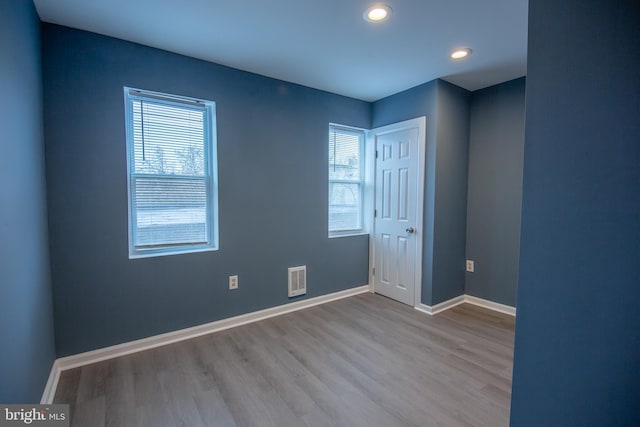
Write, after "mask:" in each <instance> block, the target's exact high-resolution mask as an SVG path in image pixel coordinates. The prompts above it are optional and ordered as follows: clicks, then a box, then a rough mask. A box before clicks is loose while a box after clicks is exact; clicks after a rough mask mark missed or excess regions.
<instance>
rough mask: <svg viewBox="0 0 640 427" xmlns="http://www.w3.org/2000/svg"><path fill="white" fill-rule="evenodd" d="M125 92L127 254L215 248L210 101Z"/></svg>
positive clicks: (212, 134)
mask: <svg viewBox="0 0 640 427" xmlns="http://www.w3.org/2000/svg"><path fill="white" fill-rule="evenodd" d="M125 95H126V109H127V111H126V113H127V114H126V116H127V148H128V170H129V215H130V218H129V221H130V226H129V228H130V230H129V235H130V236H129V246H130V250H129V252H130V256H132V257H136V256H148V255H158V254H166V253H177V252H184V251H193V250H203V249H212V248H215V246H216V244H215V243H216V236H215V234H214V232H215V230H216V227H215V224H214V221H215V215H214V214H215V212H214V208H215V202H214V198H215V188H214V184H215V180H214V179H213V177H214V172H215V162H214V160H215V144H214V137H215V133H214V129H215V128H214V125H215V123H214V115H213V114H214V104H213V103H212V102H204V101H197V100H192V99H186V98H181V97H174V96H171V95H163V94H157V93H153V92H145V91H140V90H136V89H128V88H126V89H125Z"/></svg>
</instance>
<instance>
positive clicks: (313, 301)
mask: <svg viewBox="0 0 640 427" xmlns="http://www.w3.org/2000/svg"><path fill="white" fill-rule="evenodd" d="M371 289H372V288H371V286H370V285H364V286H359V287H357V288H352V289H346V290H344V291H340V292H334V293H332V294H328V295H321V296H319V297H314V298H309V299H305V300H301V301H296V302H292V303H288V304H283V305H279V306H276V307H271V308H267V309H264V310H259V311H254V312H252V313H247V314H242V315H240V316H235V317H230V318H228V319H222V320H217V321H215V322H211V323H205V324H203V325H198V326H193V327H191V328H186V329H180V330H177V331H173V332H167V333H164V334H160V335H154V336H152V337H148V338H143V339H139V340H135V341H130V342H126V343H122V344H117V345H113V346H110V347H104V348H100V349H97V350H92V351H87V352H86V353H79V354H74V355H72V356H66V357H61V358H59V359H56V361H55V362H54V363H53V366H52V368H51V373H50V374H49V380H48V381H47V385H46V387H45V390H44V393H43V395H42V401H41V403H44V404H51V403H53V397H54V396H55V393H56V388H57V386H58V380H59V378H60V372H62V371H64V370H67V369H72V368H77V367H79V366H84V365H89V364H91V363H96V362H101V361H103V360H107V359H113V358H115V357H120V356H125V355H127V354H132V353H137V352H139V351H144V350H148V349H151V348H155V347H161V346H163V345H167V344H172V343H175V342H178V341H184V340H188V339H190V338H195V337H199V336H202V335H207V334H210V333H213V332H218V331H222V330H225V329H230V328H235V327H236V326H241V325H246V324H247V323H253V322H257V321H259V320H263V319H268V318H270V317H275V316H280V315H283V314H286V313H291V312H293V311H298V310H302V309H305V308H309V307H313V306H315V305H319V304H325V303H328V302H331V301H335V300H339V299H342V298H347V297H350V296H354V295H358V294H362V293H365V292H371Z"/></svg>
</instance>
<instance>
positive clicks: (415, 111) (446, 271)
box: [372, 80, 470, 305]
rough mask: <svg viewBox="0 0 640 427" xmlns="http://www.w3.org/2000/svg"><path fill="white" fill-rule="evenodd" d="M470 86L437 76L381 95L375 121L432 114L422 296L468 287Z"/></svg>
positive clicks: (429, 299) (431, 300)
mask: <svg viewBox="0 0 640 427" xmlns="http://www.w3.org/2000/svg"><path fill="white" fill-rule="evenodd" d="M469 97H470V95H469V92H468V91H466V90H464V89H461V88H459V87H457V86H454V85H452V84H450V83H447V82H445V81H443V80H434V81H431V82H428V83H425V84H423V85H420V86H417V87H415V88H412V89H409V90H407V91H404V92H400V93H398V94H396V95H392V96H390V97H387V98H383V99H381V100H379V101H376V102H374V103H373V105H372V114H373V117H372V119H373V127H374V128H375V127H379V126H384V125H388V124H391V123H395V122H399V121H403V120H408V119H412V118H415V117H420V116H426V117H427V150H426V170H425V171H426V174H425V200H424V223H423V230H424V238H423V265H422V270H423V271H422V302H423V303H424V304H427V305H434V304H437V303H439V302H442V301H445V300H447V299H449V298H453V297H456V296H458V295H461V294H463V293H464V280H465V277H464V260H465V245H466V243H465V233H466V211H467V166H468V150H469V148H468V145H469Z"/></svg>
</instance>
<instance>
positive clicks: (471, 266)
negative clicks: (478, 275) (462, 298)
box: [467, 259, 475, 273]
mask: <svg viewBox="0 0 640 427" xmlns="http://www.w3.org/2000/svg"><path fill="white" fill-rule="evenodd" d="M474 269H475V266H474V264H473V261H472V260H470V259H468V260H467V271H468V272H469V273H473V270H474Z"/></svg>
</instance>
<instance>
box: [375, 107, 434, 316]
mask: <svg viewBox="0 0 640 427" xmlns="http://www.w3.org/2000/svg"><path fill="white" fill-rule="evenodd" d="M425 124H426V119H425V118H424V117H422V118H420V119H414V120H409V121H406V122H402V123H397V124H393V125H389V126H385V127H382V128H378V129H374V130H373V131H371V134H370V136H371V137H372V139H373V141H375V149H376V167H375V174H376V178H375V214H374V224H373V226H374V238H373V255H374V263H373V264H374V273H373V274H374V276H373V283H374V291H375V292H377V293H379V294H382V295H385V296H388V297H390V298H393V299H395V300H397V301H400V302H403V303H405V304H409V305H411V306H415V305H417V304H419V303H420V288H421V278H422V236H423V232H422V229H421V228H422V224H423V221H422V210H423V209H422V206H423V205H422V203H423V199H424V197H423V194H424V193H423V191H424V156H425V127H426V125H425Z"/></svg>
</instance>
